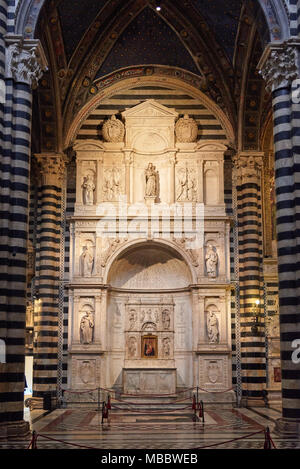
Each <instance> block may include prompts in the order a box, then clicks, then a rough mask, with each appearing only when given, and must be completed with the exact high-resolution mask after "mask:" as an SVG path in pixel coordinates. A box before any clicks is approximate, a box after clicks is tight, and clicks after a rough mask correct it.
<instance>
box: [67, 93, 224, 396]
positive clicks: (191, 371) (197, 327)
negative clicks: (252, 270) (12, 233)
mask: <svg viewBox="0 0 300 469" xmlns="http://www.w3.org/2000/svg"><path fill="white" fill-rule="evenodd" d="M178 117H179V116H178V115H177V113H176V112H175V111H174V110H172V109H169V108H166V107H164V106H162V105H161V104H159V103H157V102H155V101H153V100H148V101H146V102H144V103H141V104H139V105H137V106H135V107H133V108H131V109H129V110H127V111H125V112H124V113H123V114H122V120H121V119H119V118H116V117H115V116H113V117H112V118H110V119H107V121H106V124H105V128H104V129H103V135H104V138H105V141H104V142H101V141H85V142H79V143H77V144H76V146H75V149H76V152H77V185H76V187H77V191H76V205H75V214H74V216H73V217H72V219H71V220H70V234H71V240H70V243H71V244H70V284H69V334H68V347H69V348H68V350H69V359H70V366H69V368H68V370H69V371H68V373H69V381H68V386H69V387H70V388H72V389H76V388H79V389H84V388H85V387H86V388H87V389H89V388H91V385H92V384H93V385H94V384H96V385H98V386H102V387H107V388H111V387H115V388H118V389H120V390H123V391H125V392H132V389H135V390H136V392H137V393H138V392H142V393H148V392H150V393H151V389H152V388H151V386H152V384H151V386H150V385H149V386H150V387H149V386H148V385H147V383H150V382H152V383H153V382H155V383H156V389H160V390H161V392H162V393H168V392H175V390H176V389H179V388H183V387H184V388H186V387H192V386H197V385H199V386H200V387H202V388H205V389H206V390H207V391H210V390H212V391H213V390H218V391H226V390H227V389H229V388H230V387H231V333H230V266H229V219H228V217H227V216H226V214H225V205H224V176H223V159H224V152H225V151H226V148H227V147H226V146H225V144H224V143H226V142H222V143H219V142H213V141H206V142H205V143H202V142H198V141H197V140H196V139H197V132H196V130H195V122H194V121H193V119H190V118H189V117H188V116H184V117H183V118H180V119H178ZM170 206H171V207H172V208H171V210H170V209H169V208H170ZM199 207H202V208H203V207H204V220H203V223H202V225H201V224H200V225H197V214H198V208H199ZM185 210H186V211H185ZM199 210H200V209H199ZM125 212H126V216H125ZM199 213H200V212H199ZM201 213H202V212H201ZM153 214H154V215H155V217H154V216H153ZM183 214H184V215H185V222H184V223H186V225H184V223H183V221H182V220H183V218H182V216H183ZM158 215H159V216H158ZM156 216H157V217H156ZM180 217H181V218H180ZM180 220H181V221H180ZM186 220H187V221H186ZM195 230H198V231H201V230H202V235H201V236H200V238H199V239H198V238H197V237H195V233H196V231H195ZM195 240H198V241H199V240H200V241H199V242H198V244H197V243H195ZM152 349H154V350H152ZM149 350H150V352H149ZM145 354H146V355H145ZM147 354H148V355H147ZM150 388H151V389H150Z"/></svg>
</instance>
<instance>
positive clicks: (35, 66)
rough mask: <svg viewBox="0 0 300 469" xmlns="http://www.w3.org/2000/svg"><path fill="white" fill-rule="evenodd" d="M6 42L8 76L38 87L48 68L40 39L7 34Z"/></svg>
mask: <svg viewBox="0 0 300 469" xmlns="http://www.w3.org/2000/svg"><path fill="white" fill-rule="evenodd" d="M6 44H7V46H8V47H7V60H6V77H7V78H13V80H14V81H16V82H21V83H27V84H28V85H30V86H31V87H32V88H36V87H37V85H38V82H39V80H40V78H41V77H42V75H43V73H44V72H45V71H46V70H47V61H46V57H45V55H44V52H43V50H42V47H41V44H40V41H38V40H26V39H23V38H22V37H20V36H7V37H6Z"/></svg>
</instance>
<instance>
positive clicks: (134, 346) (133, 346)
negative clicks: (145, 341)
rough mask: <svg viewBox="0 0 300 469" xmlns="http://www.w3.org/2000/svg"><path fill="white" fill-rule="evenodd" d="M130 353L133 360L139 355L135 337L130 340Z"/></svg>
mask: <svg viewBox="0 0 300 469" xmlns="http://www.w3.org/2000/svg"><path fill="white" fill-rule="evenodd" d="M128 352H129V356H130V357H131V358H134V357H136V354H137V342H136V338H135V337H130V338H129V345H128Z"/></svg>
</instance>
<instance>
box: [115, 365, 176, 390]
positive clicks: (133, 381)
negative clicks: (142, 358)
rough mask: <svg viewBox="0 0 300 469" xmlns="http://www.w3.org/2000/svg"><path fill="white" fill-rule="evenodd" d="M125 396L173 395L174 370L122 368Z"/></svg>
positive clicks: (174, 388) (174, 385)
mask: <svg viewBox="0 0 300 469" xmlns="http://www.w3.org/2000/svg"><path fill="white" fill-rule="evenodd" d="M123 388H124V393H126V394H147V395H148V394H149V395H151V394H175V393H176V368H160V369H159V368H152V369H151V368H132V369H130V368H123Z"/></svg>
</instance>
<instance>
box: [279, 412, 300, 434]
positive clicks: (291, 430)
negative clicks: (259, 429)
mask: <svg viewBox="0 0 300 469" xmlns="http://www.w3.org/2000/svg"><path fill="white" fill-rule="evenodd" d="M274 431H275V432H276V433H278V434H279V435H281V436H284V437H285V438H289V437H290V438H299V437H300V419H287V418H285V417H282V418H280V419H278V420H276V424H275V428H274Z"/></svg>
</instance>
